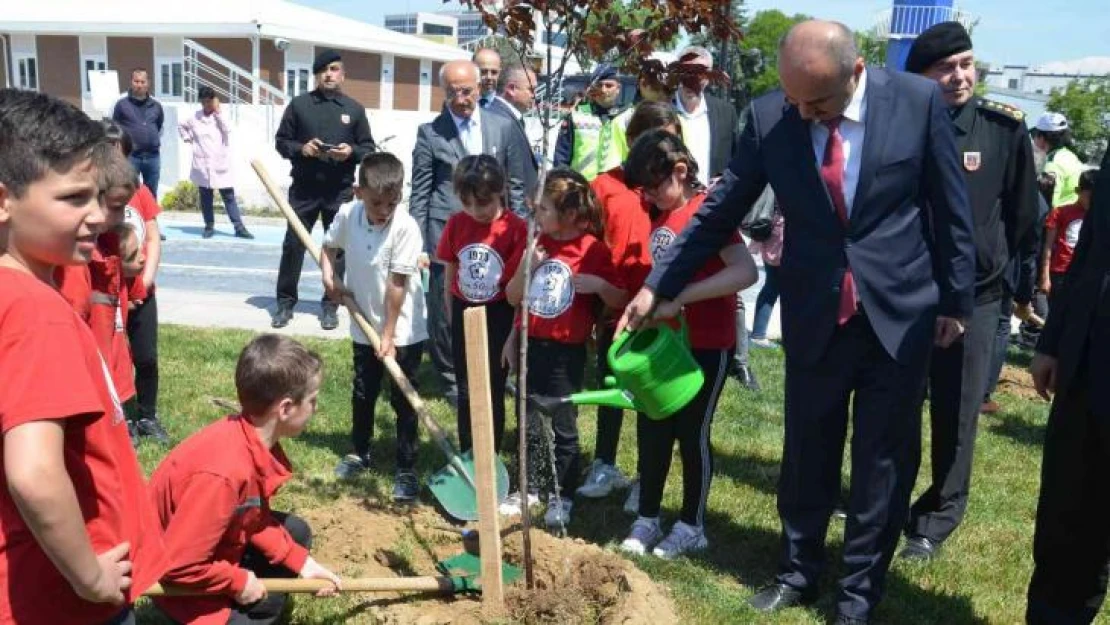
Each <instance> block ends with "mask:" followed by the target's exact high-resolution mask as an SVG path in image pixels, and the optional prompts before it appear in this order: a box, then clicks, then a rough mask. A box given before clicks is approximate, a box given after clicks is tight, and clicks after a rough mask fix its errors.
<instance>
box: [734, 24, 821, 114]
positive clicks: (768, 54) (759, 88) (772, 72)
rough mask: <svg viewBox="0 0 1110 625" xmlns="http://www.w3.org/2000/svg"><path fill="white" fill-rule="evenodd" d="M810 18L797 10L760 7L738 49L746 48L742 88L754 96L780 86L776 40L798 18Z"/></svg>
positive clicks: (780, 37) (777, 40)
mask: <svg viewBox="0 0 1110 625" xmlns="http://www.w3.org/2000/svg"><path fill="white" fill-rule="evenodd" d="M808 19H812V18H811V17H810V16H808V15H802V14H800V13H798V14H795V15H793V16H787V15H786V14H785V13H783V12H782V11H778V10H771V11H760V12H759V13H756V14H755V17H753V18H752V20H751V22H750V23H749V24H748V27H747V29H745V30H744V41H743V42H742V43H741V44H740V49H741V50H745V51H747V52H748V56H747V58H748V59H749V60H748V61H747V63H748V66H747V67H746V68H745V69H746V70H747V71H745V72H744V82H745V85H746V88H745V92H746V93H747V94H748V97H751V98H756V97H759V96H761V95H763V94H764V93H767V92H768V91H771V90H772V89H775V88H777V87H778V86H779V68H778V62H779V40H781V39H782V37H783V35H785V34H786V31H788V30H790V27H791V26H793V25H795V24H797V23H798V22H804V21H805V20H808Z"/></svg>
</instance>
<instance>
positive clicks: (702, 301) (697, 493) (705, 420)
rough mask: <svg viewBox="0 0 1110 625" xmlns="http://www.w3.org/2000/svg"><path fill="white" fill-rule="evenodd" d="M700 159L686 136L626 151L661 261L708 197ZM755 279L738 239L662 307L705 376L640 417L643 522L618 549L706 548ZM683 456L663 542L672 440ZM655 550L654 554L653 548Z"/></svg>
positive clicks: (660, 134)
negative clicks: (718, 432)
mask: <svg viewBox="0 0 1110 625" xmlns="http://www.w3.org/2000/svg"><path fill="white" fill-rule="evenodd" d="M697 167H698V166H697V162H696V161H695V160H694V158H693V156H691V155H690V152H689V150H688V149H687V148H686V146H685V145H684V144H683V143H682V139H680V138H678V136H676V135H674V134H672V133H670V132H667V131H665V130H652V131H649V132H647V133H645V134H643V135H641V136H640V138H639V139H637V140H636V143H635V144H634V145H633V147H632V149H631V151H630V152H629V155H628V159H627V160H626V167H625V171H626V172H627V179H628V183H629V184H630V185H632V186H634V187H639V188H641V189H642V190H643V193H644V197H645V199H647V201H648V202H650V203H651V205H652V233H651V242H650V249H651V256H652V259H653V260H654V261H656V262H658V261H659V260H660V259H661V258H663V256H664V255H665V254H666V251H667V248H668V247H669V246H670V245H671V243H673V242H674V240H675V239H676V238H677V237H678V235H679V233H681V232H682V230H683V229H684V228H685V227H686V224H687V223H689V221H690V219H691V218H692V217H693V216H694V214H695V213H696V212H697V210H698V208H699V207H700V206H701V204H702V201H703V200H704V199H705V191H704V189H703V188H702V187H701V185H700V184H699V183H698V181H697V180H698V177H697ZM755 279H756V269H755V262H754V261H752V257H751V254H749V253H748V250H747V248H746V247H745V246H744V243H743V241H742V240H741V239H740V237H739V235H738V234H737V235H734V236H733V240H732V242H731V243H730V245H728V246H727V247H725V248H724V249H723V250H721V252H720V254H719V255H717V256H714V257H713V258H711V259H710V260H709V261H708V262H707V263H706V264H705V266H703V267H702V268H701V270H699V271H698V272H697V274H695V276H694V281H693V282H691V283H690V284H689V285H688V286H687V287H686V288H685V289H684V290H683V291H682V293H680V294H679V295H678V297H677V298H675V300H674V301H665V302H661V303H660V304H659V306H658V307H657V309H656V313H655V314H656V317H658V318H662V319H668V318H671V317H675V316H677V315H678V314H680V313H681V314H682V315H683V317H684V318H685V324H686V326H685V327H686V328H687V331H688V332H689V340H690V347H691V348H692V350H691V351H692V352H693V356H694V359H695V360H696V361H697V362H698V364H699V365H700V366H701V369H702V371H703V373H704V374H705V384H704V386H702V388H701V391H700V392H698V394H697V396H696V397H695V398H694V400H693V401H691V402H690V403H689V404H688V405H687V406H686V407H684V408H683V409H682V410H680V411H678V412H677V413H676V414H674V415H673V416H671V417H669V418H667V419H662V420H658V421H657V420H652V419H648V418H647V417H645V416H643V415H641V416H640V419H639V424H638V427H637V432H638V434H637V437H636V438H637V440H638V448H639V453H640V505H639V518H637V519H636V522H635V523H633V525H632V531H631V532H630V534H629V537H628V538H627V539H625V541H624V543H623V544H622V545H621V546H622V548H624V549H626V550H628V551H631V552H633V553H638V554H643V553H646V552H648V551H649V550H651V553H653V554H654V555H656V556H659V557H662V558H673V557H676V556H679V555H682V554H684V553H688V552H691V551H695V550H700V549H705V548H706V547H707V546H708V541H707V540H706V537H705V530H704V520H705V506H706V502H707V500H708V497H709V484H710V480H711V478H712V476H713V455H712V450H711V448H710V444H709V440H710V436H709V431H710V424H711V423H712V421H713V413H714V411H715V410H716V408H717V400H718V398H719V396H720V392H721V386H722V385H723V384H724V380H725V377H726V376H727V373H728V364H729V361H730V359H731V358H732V352H733V349H734V348H735V345H736V317H735V315H736V293H737V292H738V291H741V290H743V289H745V288H747V287H748V286H751V284H752V283H754V282H755ZM676 441H677V442H678V446H679V454H680V456H681V458H682V511H681V514H680V516H679V520H678V521H677V522H676V523H675V524H674V527H672V529H671V531H670V534H669V535H667V537H666V538H663V533H662V530H661V529H660V526H659V507H660V502H661V501H662V499H663V487H664V485H665V482H666V479H667V471H668V468H669V467H670V463H671V454H672V451H673V449H674V444H675V442H676ZM653 546H654V550H652V547H653Z"/></svg>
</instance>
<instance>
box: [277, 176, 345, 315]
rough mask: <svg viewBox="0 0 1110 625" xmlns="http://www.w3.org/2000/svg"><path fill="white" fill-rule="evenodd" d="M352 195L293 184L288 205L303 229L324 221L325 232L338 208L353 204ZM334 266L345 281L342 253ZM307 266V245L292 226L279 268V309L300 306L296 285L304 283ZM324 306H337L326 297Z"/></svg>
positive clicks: (283, 248) (286, 235) (324, 188)
mask: <svg viewBox="0 0 1110 625" xmlns="http://www.w3.org/2000/svg"><path fill="white" fill-rule="evenodd" d="M352 193H353V191H352V190H351V187H348V186H345V185H344V186H341V187H338V188H336V187H319V186H310V185H302V184H300V183H297V182H294V183H293V186H291V187H289V205H290V206H292V207H293V212H295V213H297V217H299V218H300V219H301V223H302V224H304V227H305V228H306V229H307V230H308V231H309V232H312V228H313V227H314V226H315V225H316V220H317V219H322V220H323V222H324V229H325V230H327V228H328V227H329V226H331V220H332V219H335V213H336V212H338V211H339V206H340V205H341V204H343V203H345V202H348V201H350V199H351V195H352ZM336 260H337V262H336V264H335V276H336V277H337V278H339V279H340V280H342V279H343V269H344V263H343V254H342V253H340V254H339V255H338V256H337V258H336ZM303 265H304V244H302V243H301V240H300V239H299V238H297V234H296V233H295V232H293V228H292V227H291V226H286V228H285V241H284V242H283V243H282V246H281V265H280V266H279V267H278V279H277V302H278V306H295V305H296V304H297V284H298V283H299V282H300V281H301V267H302V266H303ZM321 304H323V305H325V306H334V305H335V304H334V303H332V302H330V301H329V300H328V297H327V295H324V297H323V299H322V300H321Z"/></svg>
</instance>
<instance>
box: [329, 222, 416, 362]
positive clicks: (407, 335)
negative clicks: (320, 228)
mask: <svg viewBox="0 0 1110 625" xmlns="http://www.w3.org/2000/svg"><path fill="white" fill-rule="evenodd" d="M324 245H325V246H326V247H330V248H336V249H341V250H343V251H344V253H345V254H346V263H347V278H346V285H347V288H348V289H350V290H351V292H352V293H354V297H355V301H356V302H357V303H358V305H359V307H360V308H362V310H363V311H364V312H365V313H366V316H367V320H368V321H369V322H370V325H371V326H373V327H374V329H375V330H377V331H378V332H379V333H380V332H381V331H382V327H383V325H384V324H385V287H386V281H387V280H389V274H391V273H396V274H400V275H403V276H408V277H409V279H408V283H407V289H406V291H405V301H404V303H403V304H402V305H401V315H400V316H399V317H398V318H397V329H396V332H395V333H394V338H393V342H394V344H395V345H397V346H398V347H404V346H405V345H412V344H414V343H419V342H420V341H423V340H425V339H427V338H428V329H427V324H428V322H427V319H428V315H427V312H426V310H425V308H424V284H423V282H422V281H421V279H420V269H419V266H418V265H417V257H419V256H420V254H421V252H423V251H424V242H423V238H422V237H421V236H420V228H419V227H418V226H417V225H416V220H415V219H413V218H412V216H411V215H409V214H408V212H406V211H404V210H396V211H394V213H393V217H392V218H390V220H389V221H388V222H387V223H386V224H384V225H381V226H376V225H373V224H371V223H370V221H369V220H368V219H367V217H366V209H365V208H364V207H363V205H362V201H360V200H354V201H352V202H348V203H346V204H344V205H343V206H341V207H340V208H339V212H338V213H336V215H335V219H334V220H333V221H332V222H331V227H330V228H328V231H327V233H325V235H324ZM351 340H352V341H354V342H355V343H359V344H361V345H369V344H370V340H369V339H368V338H367V337H366V335H365V334H363V332H362V330H360V329H359V327H358V324H356V323H355V322H354V319H352V320H351Z"/></svg>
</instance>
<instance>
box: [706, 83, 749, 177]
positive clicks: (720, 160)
mask: <svg viewBox="0 0 1110 625" xmlns="http://www.w3.org/2000/svg"><path fill="white" fill-rule="evenodd" d="M704 97H705V105H706V106H707V107H709V142H710V145H709V176H708V177H709V178H714V177H716V176H719V175H721V174H722V173H724V171H725V169H727V168H728V162H729V161H730V160H732V153H733V152H735V151H736V138H737V137H739V136H740V135H739V132H738V129H737V126H736V108H735V107H733V106H732V105H731V104H729V103H728V101H727V100H724V99H721V98H718V97H716V96H712V95H709V94H708V93H707V94H705V96H704Z"/></svg>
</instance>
